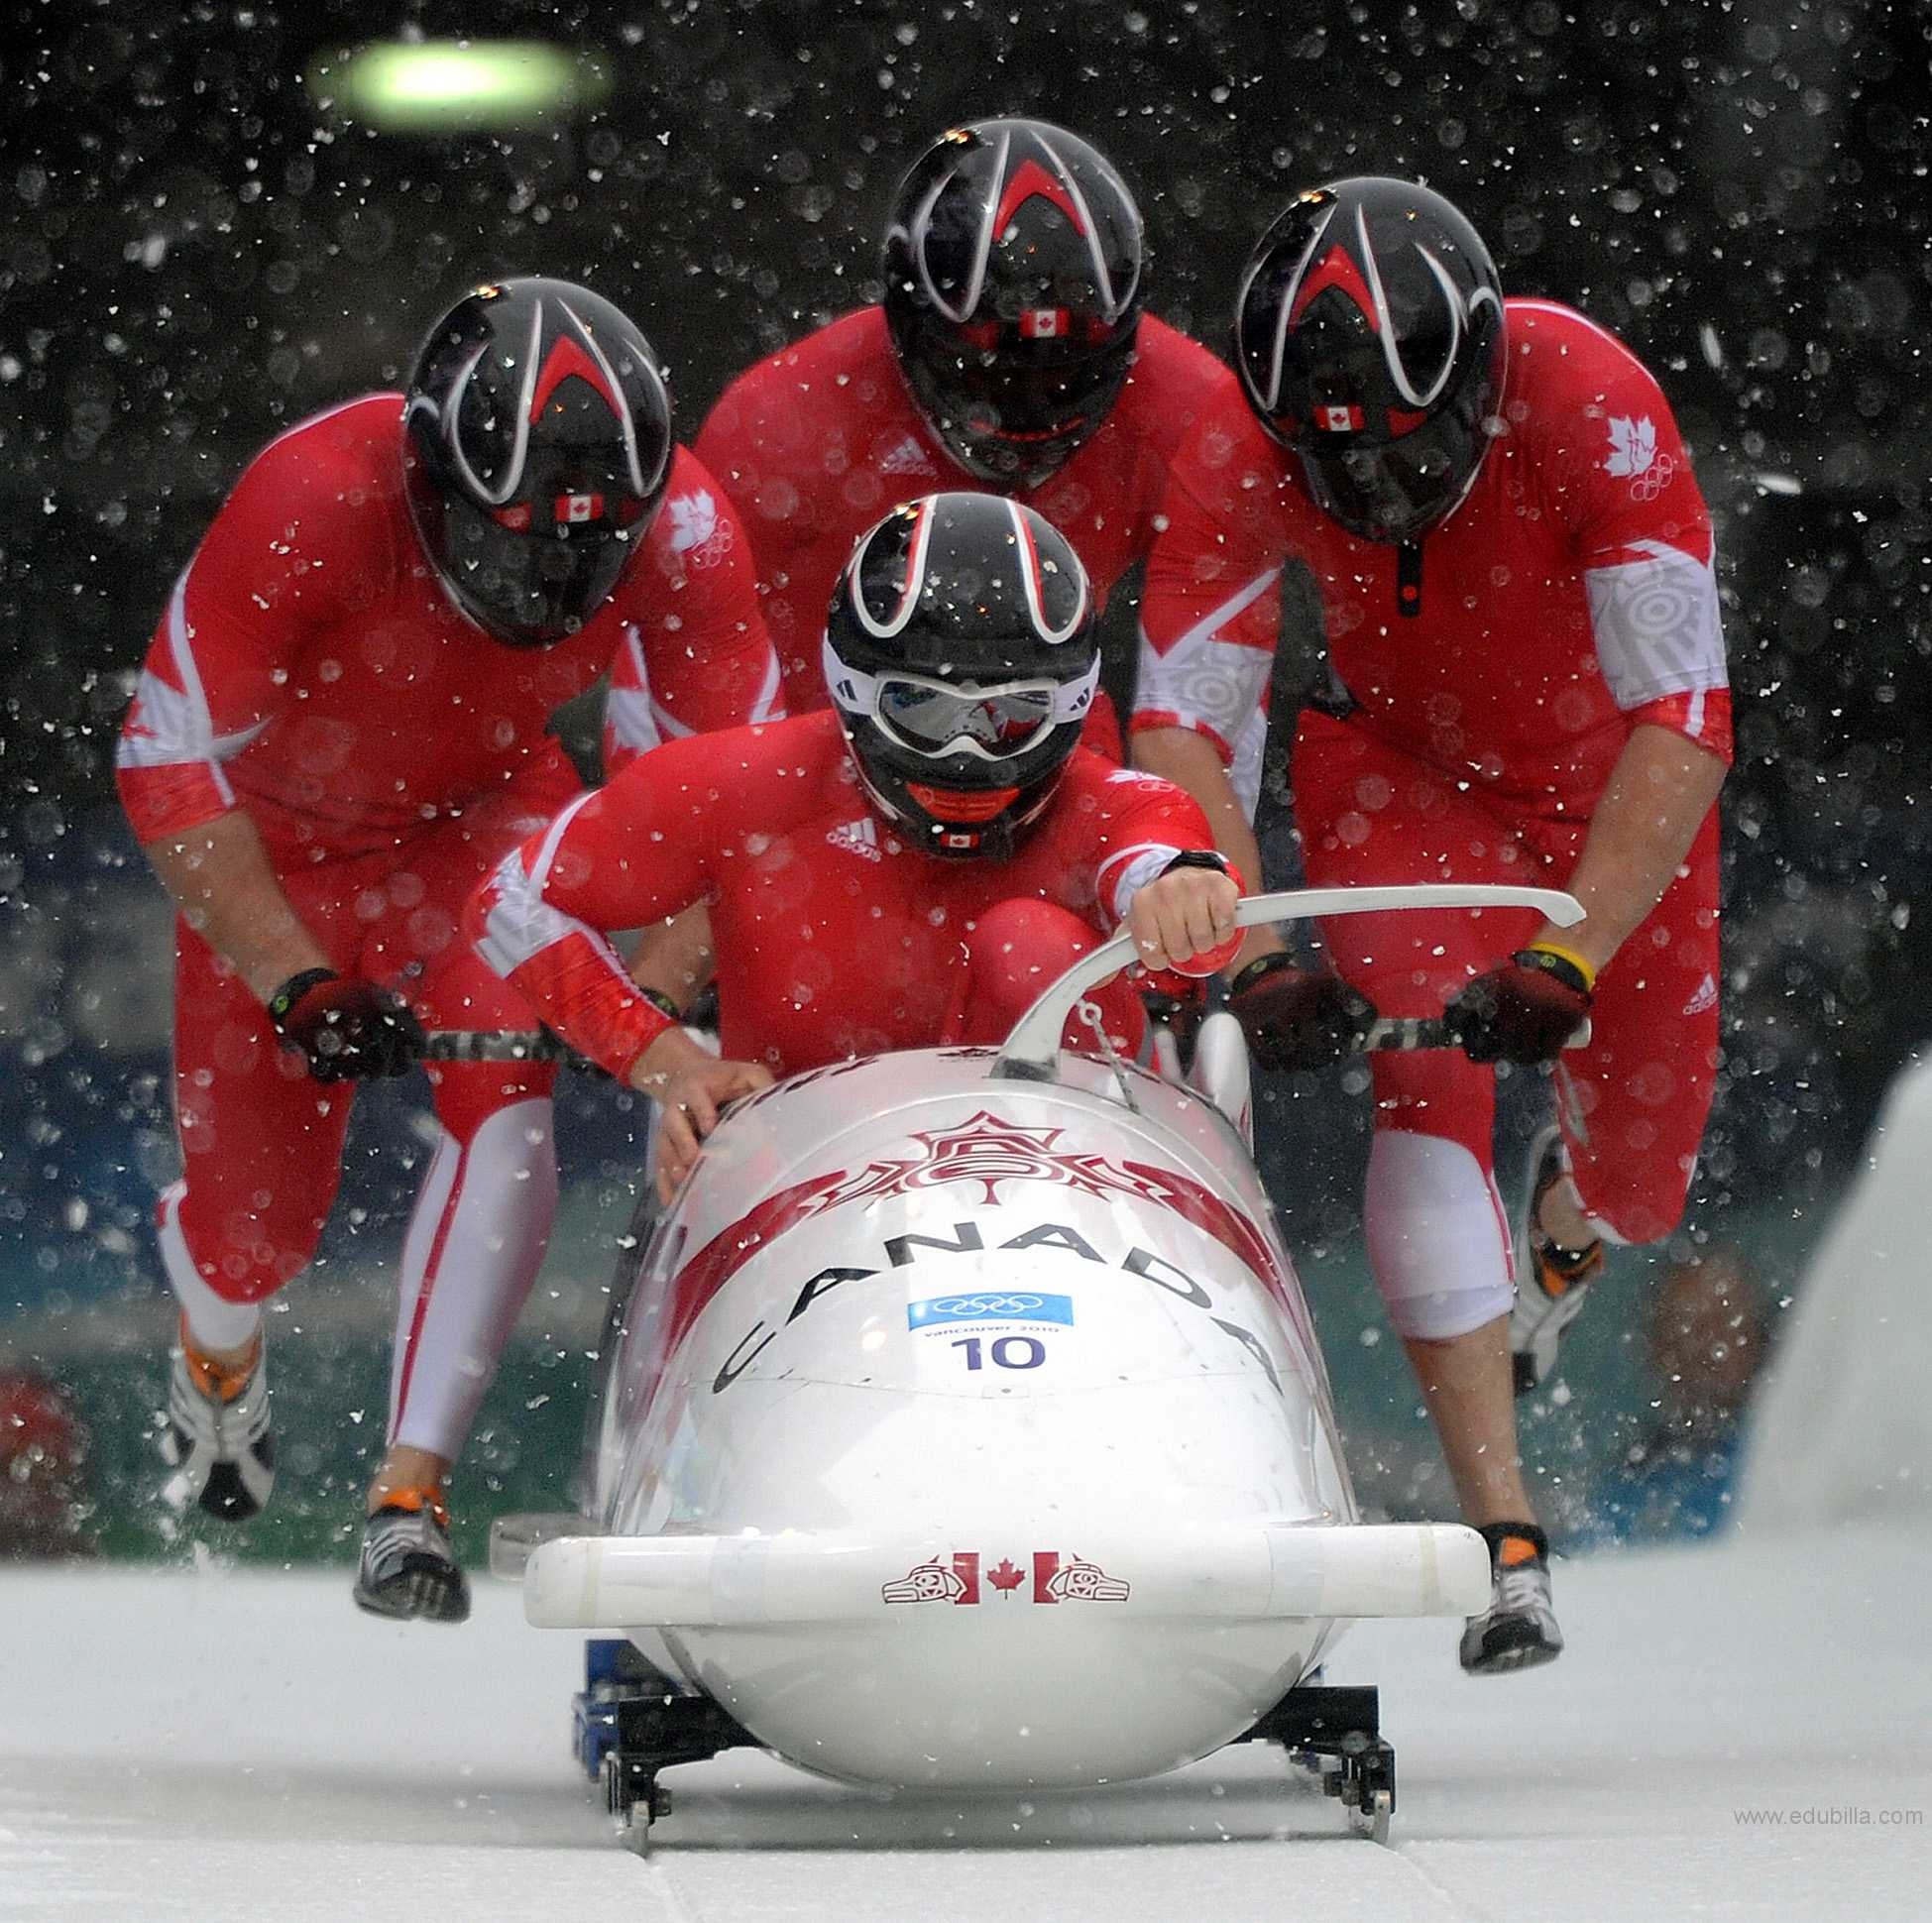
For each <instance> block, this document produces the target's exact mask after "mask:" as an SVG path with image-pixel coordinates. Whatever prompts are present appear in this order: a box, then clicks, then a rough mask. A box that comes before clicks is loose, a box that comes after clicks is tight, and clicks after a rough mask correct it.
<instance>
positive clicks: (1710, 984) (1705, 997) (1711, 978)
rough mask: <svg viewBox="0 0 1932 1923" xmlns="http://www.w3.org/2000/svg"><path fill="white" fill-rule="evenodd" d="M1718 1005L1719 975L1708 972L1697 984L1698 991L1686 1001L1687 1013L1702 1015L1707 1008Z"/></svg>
mask: <svg viewBox="0 0 1932 1923" xmlns="http://www.w3.org/2000/svg"><path fill="white" fill-rule="evenodd" d="M1716 1006H1717V977H1716V976H1715V975H1709V974H1707V975H1706V976H1705V977H1704V979H1703V980H1702V981H1700V982H1699V983H1698V984H1697V992H1696V993H1695V994H1694V995H1692V996H1691V998H1690V999H1689V1000H1688V1001H1687V1002H1685V1003H1684V1013H1685V1014H1686V1015H1701V1014H1703V1012H1704V1011H1705V1009H1707V1008H1715V1007H1716Z"/></svg>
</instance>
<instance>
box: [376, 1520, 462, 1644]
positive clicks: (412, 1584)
mask: <svg viewBox="0 0 1932 1923" xmlns="http://www.w3.org/2000/svg"><path fill="white" fill-rule="evenodd" d="M355 1593H356V1607H357V1608H358V1609H366V1610H367V1611H368V1612H369V1613H370V1615H372V1616H388V1617H393V1618H395V1619H396V1620H398V1621H399V1622H408V1621H411V1620H420V1621H422V1622H425V1623H461V1622H463V1621H464V1620H465V1619H466V1618H467V1617H468V1616H469V1613H470V1585H469V1581H468V1579H467V1578H466V1577H465V1576H464V1574H463V1571H462V1568H461V1566H460V1565H459V1564H458V1562H457V1560H456V1557H455V1556H454V1555H453V1554H452V1553H451V1552H450V1546H449V1511H448V1510H447V1509H445V1508H444V1507H443V1499H442V1496H441V1493H440V1492H439V1491H437V1490H434V1489H398V1490H394V1491H392V1492H391V1494H390V1499H389V1501H388V1502H386V1503H385V1504H384V1505H383V1506H382V1508H381V1509H379V1510H378V1511H377V1512H376V1513H375V1515H373V1516H372V1517H370V1519H369V1520H368V1522H367V1523H365V1524H364V1525H363V1530H362V1562H361V1565H360V1567H359V1568H358V1569H357V1571H356V1592H355Z"/></svg>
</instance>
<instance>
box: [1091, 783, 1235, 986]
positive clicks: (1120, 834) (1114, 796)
mask: <svg viewBox="0 0 1932 1923" xmlns="http://www.w3.org/2000/svg"><path fill="white" fill-rule="evenodd" d="M1082 790H1084V794H1082ZM1087 796H1090V797H1091V798H1092V800H1093V802H1094V804H1095V806H1096V809H1097V813H1098V818H1099V833H1098V839H1097V843H1096V845H1095V848H1094V855H1093V864H1094V865H1093V882H1094V889H1095V893H1096V895H1097V897H1098V901H1099V906H1100V912H1101V914H1102V915H1103V916H1104V917H1105V919H1106V923H1107V926H1108V927H1109V928H1117V927H1118V926H1119V924H1120V923H1121V922H1122V921H1124V920H1125V919H1126V915H1127V909H1128V907H1129V905H1130V904H1131V902H1132V901H1133V898H1134V896H1135V894H1136V893H1138V892H1139V890H1140V889H1142V888H1144V887H1146V886H1147V884H1148V883H1149V882H1150V881H1155V880H1158V879H1159V878H1160V877H1161V876H1162V875H1163V874H1165V873H1166V872H1167V870H1168V866H1169V864H1170V863H1171V862H1172V861H1173V860H1174V857H1175V856H1176V855H1177V854H1181V853H1184V852H1187V851H1190V850H1192V851H1194V852H1198V853H1202V854H1215V848H1214V837H1213V834H1212V832H1211V831H1210V830H1209V828H1208V826H1207V817H1206V816H1205V815H1204V814H1203V813H1202V812H1201V807H1200V804H1199V802H1197V801H1196V800H1195V799H1194V798H1193V795H1191V794H1189V793H1188V791H1187V790H1186V789H1185V788H1178V787H1176V786H1175V785H1174V783H1173V782H1171V781H1164V780H1162V779H1161V777H1160V776H1159V775H1155V774H1145V773H1142V772H1141V771H1139V770H1138V769H1134V768H1108V767H1107V766H1105V764H1104V763H1099V762H1096V761H1094V760H1092V759H1091V758H1088V757H1082V760H1081V762H1080V764H1078V768H1077V784H1076V785H1075V788H1074V793H1073V795H1072V796H1070V797H1069V798H1068V801H1067V802H1059V803H1056V806H1068V805H1071V806H1072V807H1073V808H1075V809H1079V808H1080V805H1081V802H1082V800H1083V799H1085V798H1086V797H1087ZM1215 858H1216V859H1217V860H1219V861H1220V862H1221V865H1222V867H1224V868H1225V869H1226V870H1227V872H1228V873H1229V874H1231V875H1233V877H1234V884H1235V886H1236V887H1237V888H1238V887H1239V886H1240V885H1241V876H1240V873H1239V871H1238V870H1237V869H1236V868H1235V867H1234V865H1233V864H1232V863H1231V862H1229V861H1228V860H1226V859H1225V857H1222V856H1219V855H1216V857H1215ZM1240 947H1241V937H1240V935H1239V934H1235V935H1233V936H1230V937H1229V938H1228V940H1227V941H1226V942H1225V943H1223V944H1222V945H1221V946H1220V947H1219V948H1216V949H1214V950H1212V951H1210V952H1209V953H1208V954H1205V955H1200V956H1196V957H1195V958H1194V960H1193V962H1189V963H1188V965H1187V967H1186V968H1184V969H1182V970H1181V972H1182V973H1185V974H1202V975H1207V974H1213V973H1215V972H1217V971H1218V970H1219V969H1221V968H1224V967H1226V966H1227V964H1228V963H1229V962H1231V961H1233V959H1234V957H1235V954H1236V952H1237V951H1238V950H1239V949H1240Z"/></svg>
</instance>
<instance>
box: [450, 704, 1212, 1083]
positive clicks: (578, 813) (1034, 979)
mask: <svg viewBox="0 0 1932 1923" xmlns="http://www.w3.org/2000/svg"><path fill="white" fill-rule="evenodd" d="M1212 845H1213V844H1212V838H1211V836H1210V835H1209V833H1208V829H1207V822H1206V818H1205V817H1204V816H1203V815H1202V814H1201V812H1200V809H1199V807H1198V805H1197V804H1196V803H1195V802H1194V800H1193V797H1192V796H1190V795H1187V794H1185V793H1184V792H1183V791H1182V790H1181V789H1179V788H1176V787H1172V786H1171V785H1170V784H1169V783H1167V782H1165V781H1161V780H1159V779H1157V778H1155V777H1153V776H1151V775H1143V774H1136V773H1134V772H1132V771H1130V770H1128V769H1125V768H1119V767H1115V766H1113V765H1111V764H1110V763H1109V762H1107V761H1106V760H1104V759H1103V758H1102V757H1101V756H1099V755H1096V754H1093V753H1091V752H1090V751H1089V750H1087V749H1085V748H1077V749H1076V750H1075V752H1074V755H1073V758H1072V759H1071V761H1070V762H1069V763H1068V767H1067V771H1066V773H1065V775H1064V776H1063V777H1062V780H1061V785H1060V788H1059V790H1058V792H1057V793H1056V795H1055V797H1054V800H1053V804H1052V806H1051V807H1050V808H1049V810H1048V811H1047V814H1046V815H1045V817H1044V818H1043V819H1042V821H1041V822H1040V823H1039V825H1038V826H1037V827H1036V828H1035V829H1034V830H1033V831H1032V833H1031V834H1030V835H1029V837H1028V838H1027V839H1026V841H1024V842H1023V843H1022V844H1021V846H1020V848H1018V850H1017V851H1016V852H1015V853H1014V854H1013V856H1012V858H1011V859H1010V860H1006V861H989V860H980V859H958V860H950V859H946V858H943V857H939V856H934V855H930V854H927V853H925V852H924V851H923V850H920V849H916V848H908V847H907V846H906V845H905V844H904V843H903V842H902V841H900V839H899V838H898V836H897V835H895V834H894V833H893V832H892V830H891V829H890V828H889V827H888V826H887V825H885V824H884V823H882V822H881V821H880V820H879V818H878V817H877V816H876V815H875V814H874V813H873V812H872V810H871V808H870V807H869V805H868V804H867V801H866V798H865V791H864V789H863V788H862V787H861V786H860V785H859V781H858V775H857V771H856V769H855V768H854V767H853V765H852V759H851V757H850V755H849V754H848V753H847V751H846V744H845V737H844V735H843V734H842V733H841V730H840V727H839V720H838V717H837V716H836V715H835V714H832V713H830V712H825V711H821V712H820V713H818V714H814V715H806V716H801V717H799V718H797V719H795V720H792V721H788V722H781V723H779V724H777V725H776V726H774V727H770V728H760V729H741V730H739V731H738V732H737V733H736V734H732V735H722V736H717V737H714V738H712V739H710V740H706V741H676V742H671V743H669V744H668V745H666V746H665V747H663V748H660V749H659V750H658V751H657V752H656V753H655V754H652V755H649V756H647V757H646V758H645V759H643V760H641V761H639V762H637V763H636V764H635V765H634V766H632V767H630V768H628V769H626V770H625V773H624V774H622V775H621V776H619V778H618V779H617V780H615V781H613V782H612V783H611V784H610V785H609V786H608V787H605V788H602V789H600V790H599V791H598V792H597V793H595V794H592V795H587V796H585V797H584V798H583V799H582V800H581V801H578V802H575V803H573V804H572V805H571V807H570V808H568V809H567V810H565V812H564V813H563V814H561V815H560V816H558V818H557V819H556V821H555V822H553V823H551V824H550V826H549V828H548V829H547V830H546V831H544V832H543V833H541V834H538V835H533V836H531V837H530V839H529V840H528V841H526V842H525V843H524V844H523V846H522V847H521V848H518V849H516V850H515V851H514V852H512V853H511V854H510V855H508V856H506V858H505V859H504V860H503V862H502V863H501V864H500V865H499V867H498V868H497V871H496V873H495V874H494V875H493V876H492V877H491V879H490V880H489V882H488V883H487V884H486V886H485V887H484V888H483V889H482V890H481V891H480V893H479V895H478V897H477V899H476V901H475V902H474V903H473V905H472V909H471V916H470V920H469V923H468V928H469V932H470V934H471V935H472V937H473V938H474V939H475V940H476V941H477V943H478V946H479V948H480V950H481V952H482V954H483V956H484V957H485V959H486V960H487V961H488V962H490V964H491V966H492V967H494V968H496V969H497V970H498V972H499V973H501V974H502V975H504V976H505V977H506V979H507V980H509V981H510V982H511V985H512V986H513V987H514V988H515V989H516V990H517V992H518V993H520V994H522V995H523V996H525V997H526V998H527V999H528V1000H529V1001H530V1003H531V1004H532V1005H533V1006H534V1007H535V1008H536V1009H537V1010H538V1011H539V1012H540V1013H541V1015H542V1016H543V1019H544V1020H545V1021H546V1022H548V1023H549V1024H550V1026H551V1027H552V1028H554V1029H556V1030H557V1031H558V1033H560V1034H561V1035H563V1036H564V1037H566V1038H567V1039H568V1040H569V1041H570V1042H571V1043H572V1044H573V1045H574V1046H575V1047H577V1048H578V1049H580V1050H581V1051H582V1052H583V1053H584V1054H586V1055H588V1056H590V1057H591V1058H592V1059H593V1060H594V1061H596V1062H598V1063H600V1064H602V1065H603V1066H604V1067H605V1068H607V1069H609V1070H610V1071H611V1072H612V1074H614V1075H618V1076H620V1077H623V1076H625V1075H628V1073H629V1071H630V1069H631V1067H632V1065H633V1064H634V1063H635V1061H636V1059H637V1057H638V1056H639V1055H641V1054H642V1053H643V1051H644V1050H645V1049H647V1048H648V1047H649V1046H650V1045H651V1043H652V1042H654V1041H655V1040H656V1039H657V1037H658V1036H659V1035H660V1034H662V1033H663V1031H664V1029H665V1028H666V1027H667V1026H668V1025H669V1024H668V1020H667V1018H666V1017H665V1016H663V1015H661V1014H659V1013H658V1011H657V1010H656V1009H655V1008H653V1007H652V1006H651V1005H650V1004H649V1003H648V1002H646V1001H645V1000H644V999H643V998H642V997H641V996H640V995H639V994H638V993H637V991H636V989H635V987H634V986H633V985H632V983H631V981H630V978H629V976H628V975H627V974H626V973H625V969H624V966H623V963H622V962H620V961H619V960H618V958H617V955H616V954H615V952H614V951H613V950H612V949H611V948H610V946H609V945H608V943H607V942H606V940H605V938H604V931H606V930H609V929H621V928H634V927H638V926H641V925H643V924H645V923H648V922H652V921H657V920H661V919H663V918H664V917H666V916H669V915H673V914H676V913H677V912H678V911H679V910H681V909H683V908H685V907H688V906H689V905H690V904H691V903H692V902H694V901H698V900H701V899H705V900H709V902H710V904H711V917H712V925H713V927H714V929H715V930H716V931H717V938H718V990H719V994H718V1000H719V1011H720V1015H721V1017H722V1019H721V1024H720V1027H721V1039H722V1042H723V1046H724V1053H725V1055H726V1056H728V1057H730V1058H733V1059H737V1060H741V1061H752V1062H761V1063H763V1064H765V1065H766V1066H767V1067H768V1068H769V1069H770V1070H771V1072H772V1074H773V1075H794V1074H797V1073H798V1072H800V1071H801V1070H805V1069H813V1068H818V1067H820V1066H822V1065H824V1064H825V1063H828V1062H835V1061H841V1060H844V1059H846V1058H848V1057H851V1056H856V1055H872V1054H877V1053H880V1052H883V1051H886V1050H891V1049H909V1048H922V1047H929V1046H932V1045H935V1044H939V1043H958V1042H966V1043H979V1042H999V1041H1003V1040H1004V1039H1005V1037H1006V1033H1007V1031H1008V1030H1009V1029H1010V1027H1011V1026H1012V1023H1013V1022H1014V1020H1016V1019H1017V1018H1018V1016H1019V1015H1021V1014H1022V1013H1024V1012H1025V1010H1026V1008H1027V1007H1028V1006H1029V1005H1030V1004H1031V1003H1032V1001H1033V1000H1034V998H1035V997H1036V996H1037V995H1038V994H1039V992H1040V990H1041V989H1042V988H1044V987H1046V986H1047V984H1048V983H1049V982H1050V981H1051V980H1052V979H1053V977H1054V976H1055V975H1056V974H1058V973H1059V972H1060V971H1061V969H1062V968H1064V967H1065V966H1066V965H1067V963H1069V962H1072V961H1073V960H1074V959H1075V958H1076V957H1077V956H1079V955H1080V954H1082V953H1084V952H1085V951H1086V950H1087V949H1088V948H1090V947H1091V946H1092V945H1093V944H1094V942H1095V941H1096V940H1097V939H1098V938H1100V937H1101V936H1104V935H1105V934H1107V933H1109V932H1110V931H1111V930H1112V929H1113V928H1114V926H1115V925H1116V924H1117V923H1118V922H1119V921H1120V919H1121V918H1122V916H1124V915H1125V913H1126V911H1127V905H1128V903H1129V901H1130V900H1131V899H1132V896H1133V894H1134V891H1135V890H1136V889H1137V888H1139V887H1141V886H1142V885H1144V884H1145V883H1146V882H1148V881H1150V880H1152V879H1153V878H1154V877H1155V876H1157V875H1159V874H1161V873H1162V872H1163V871H1164V870H1165V869H1166V868H1167V866H1168V864H1169V862H1171V861H1172V860H1173V858H1174V857H1175V855H1176V854H1178V853H1179V852H1181V851H1182V850H1183V849H1186V848H1194V849H1207V848H1211V847H1212ZM1237 945H1238V938H1233V939H1231V940H1230V941H1229V942H1228V943H1227V944H1226V945H1225V947H1224V948H1223V949H1221V950H1219V951H1217V952H1216V955H1214V956H1210V957H1206V958H1202V959H1201V960H1200V961H1199V962H1197V964H1194V965H1197V966H1198V967H1199V969H1200V970H1201V971H1203V972H1209V971H1211V970H1212V968H1213V967H1214V966H1215V965H1217V964H1219V963H1221V962H1225V960H1226V959H1227V958H1228V957H1229V956H1231V955H1232V953H1233V951H1234V949H1235V947H1236V946H1237ZM1093 999H1094V1000H1095V1001H1096V1002H1098V1003H1099V1004H1100V1006H1101V1009H1102V1012H1103V1014H1104V1016H1105V1018H1106V1025H1107V1029H1108V1032H1109V1034H1110V1035H1112V1036H1113V1037H1114V1038H1115V1040H1116V1043H1117V1045H1119V1046H1122V1047H1125V1048H1133V1047H1136V1046H1138V1043H1139V1040H1140V1024H1141V1014H1140V1008H1139V1003H1138V1000H1137V998H1136V996H1135V995H1134V993H1133V992H1132V990H1131V989H1130V988H1129V987H1128V986H1127V985H1126V984H1125V983H1123V982H1121V981H1120V980H1118V979H1116V980H1115V981H1114V982H1113V983H1111V984H1109V986H1108V988H1107V989H1104V990H1100V991H1097V992H1096V994H1095V995H1094V997H1093Z"/></svg>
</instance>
